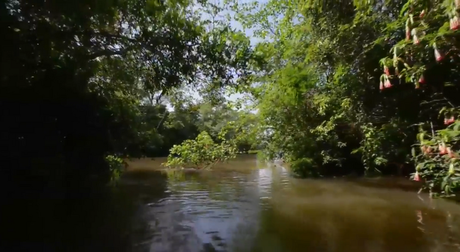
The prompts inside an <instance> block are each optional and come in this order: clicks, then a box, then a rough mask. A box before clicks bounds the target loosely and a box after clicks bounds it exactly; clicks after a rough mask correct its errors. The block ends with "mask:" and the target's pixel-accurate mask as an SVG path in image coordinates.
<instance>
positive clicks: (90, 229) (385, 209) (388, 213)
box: [22, 155, 460, 252]
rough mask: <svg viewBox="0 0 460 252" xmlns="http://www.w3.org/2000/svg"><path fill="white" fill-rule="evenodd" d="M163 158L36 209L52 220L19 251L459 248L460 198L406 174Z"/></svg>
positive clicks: (390, 251)
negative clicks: (171, 168) (96, 189)
mask: <svg viewBox="0 0 460 252" xmlns="http://www.w3.org/2000/svg"><path fill="white" fill-rule="evenodd" d="M164 161H165V160H164V159H155V160H150V159H142V160H133V161H131V162H130V168H129V169H128V171H127V172H126V173H125V174H124V175H123V178H122V180H121V183H120V185H119V187H118V188H117V189H116V190H113V191H111V192H110V193H109V194H104V195H103V196H97V197H94V199H92V200H86V201H85V202H80V203H78V204H74V205H72V206H71V207H70V206H69V207H67V208H53V209H48V208H44V209H42V210H41V212H40V211H38V210H37V213H36V218H37V219H38V220H40V221H38V222H39V223H48V224H47V225H44V227H43V231H42V232H43V234H37V235H36V239H35V240H34V239H31V238H30V237H29V238H28V240H27V241H22V243H23V248H24V250H23V251H32V250H30V248H32V247H33V246H35V247H34V248H37V247H36V246H37V244H38V245H39V246H41V248H42V251H136V252H147V251H154V252H169V251H171V252H181V251H183V252H195V251H197V252H198V251H248V252H249V251H261V252H265V251H267V252H270V251H273V252H278V251H279V252H281V251H283V252H284V251H318V252H321V251H325V252H326V251H327V252H339V251H340V252H359V251H369V252H379V251H382V252H396V251H404V252H410V251H417V252H423V251H427V252H428V251H433V252H434V251H443V252H444V251H445V252H450V251H460V245H459V244H460V205H458V204H456V203H452V202H448V201H445V200H430V199H429V197H428V196H427V195H425V194H417V191H416V188H417V186H418V185H416V184H414V183H413V182H411V181H408V180H407V179H404V178H398V179H397V178H380V179H363V178H361V179H347V180H345V179H322V180H308V179H296V178H292V177H291V176H289V172H288V170H286V169H285V168H283V167H282V166H281V165H279V164H278V165H275V164H267V163H263V162H260V161H257V159H256V157H255V156H250V155H248V156H242V157H239V158H238V159H237V160H234V161H232V162H230V163H228V164H223V165H220V166H218V167H215V169H214V170H213V171H186V172H176V173H164V172H162V171H160V164H161V163H162V162H164ZM50 211H54V212H53V214H51V215H49V216H48V217H47V219H46V218H45V217H43V216H45V215H46V214H44V212H47V213H49V212H50ZM56 219H57V220H56ZM56 244H58V245H59V246H58V245H56ZM57 248H59V249H57ZM34 251H36V250H34Z"/></svg>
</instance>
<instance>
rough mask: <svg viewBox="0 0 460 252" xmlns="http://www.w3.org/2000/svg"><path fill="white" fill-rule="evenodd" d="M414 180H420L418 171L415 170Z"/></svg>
mask: <svg viewBox="0 0 460 252" xmlns="http://www.w3.org/2000/svg"><path fill="white" fill-rule="evenodd" d="M414 181H420V175H418V171H416V172H415V175H414Z"/></svg>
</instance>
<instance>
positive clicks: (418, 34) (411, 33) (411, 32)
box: [380, 0, 460, 90]
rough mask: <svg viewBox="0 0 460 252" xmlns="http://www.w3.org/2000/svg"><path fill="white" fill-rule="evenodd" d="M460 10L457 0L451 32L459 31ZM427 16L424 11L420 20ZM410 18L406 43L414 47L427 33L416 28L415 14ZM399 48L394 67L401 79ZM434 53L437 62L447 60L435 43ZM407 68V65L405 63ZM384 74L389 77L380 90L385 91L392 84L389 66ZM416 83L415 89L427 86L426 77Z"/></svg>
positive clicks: (385, 67)
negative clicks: (408, 42) (422, 85)
mask: <svg viewBox="0 0 460 252" xmlns="http://www.w3.org/2000/svg"><path fill="white" fill-rule="evenodd" d="M459 9H460V0H455V11H454V14H452V17H451V18H450V29H451V30H458V29H459V28H460V18H459V17H458V12H457V10H459ZM426 14H427V10H425V9H424V10H422V11H421V12H420V14H419V18H420V20H422V19H423V18H424V17H425V16H426ZM408 16H409V17H408V18H407V20H406V26H405V29H406V41H411V40H412V42H413V44H414V45H418V44H420V42H421V39H422V38H423V36H424V35H425V32H424V31H422V30H420V29H419V28H418V27H415V22H414V16H413V14H409V15H408ZM398 53H399V50H398V47H397V46H395V47H394V48H393V67H394V69H395V76H397V77H400V71H399V70H400V69H399V61H400V59H399V58H398ZM433 53H434V57H435V59H436V62H442V61H443V60H444V59H445V54H444V53H443V52H442V51H441V50H440V49H439V48H438V46H437V44H436V43H433ZM405 65H406V66H407V64H406V63H405ZM383 72H384V74H385V75H386V76H387V77H385V78H384V79H382V78H381V79H380V90H384V89H385V88H388V87H391V86H392V84H391V83H390V81H389V78H390V69H389V67H388V66H386V65H384V67H383ZM414 82H415V88H416V89H419V88H420V87H421V84H425V77H424V75H423V74H422V75H421V76H420V77H419V79H418V81H414Z"/></svg>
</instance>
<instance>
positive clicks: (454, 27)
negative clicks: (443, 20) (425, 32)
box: [450, 16, 460, 31]
mask: <svg viewBox="0 0 460 252" xmlns="http://www.w3.org/2000/svg"><path fill="white" fill-rule="evenodd" d="M459 27H460V22H459V20H458V17H456V16H455V17H453V18H451V19H450V29H451V30H453V31H455V30H458V28H459Z"/></svg>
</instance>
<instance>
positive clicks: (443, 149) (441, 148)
mask: <svg viewBox="0 0 460 252" xmlns="http://www.w3.org/2000/svg"><path fill="white" fill-rule="evenodd" d="M439 154H441V155H445V154H447V148H446V145H445V144H444V143H442V144H439Z"/></svg>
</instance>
